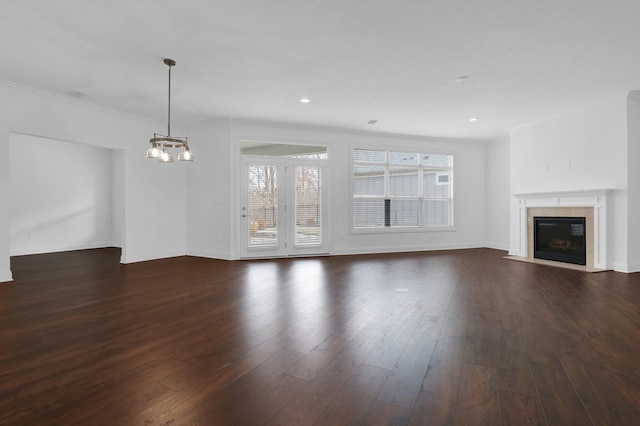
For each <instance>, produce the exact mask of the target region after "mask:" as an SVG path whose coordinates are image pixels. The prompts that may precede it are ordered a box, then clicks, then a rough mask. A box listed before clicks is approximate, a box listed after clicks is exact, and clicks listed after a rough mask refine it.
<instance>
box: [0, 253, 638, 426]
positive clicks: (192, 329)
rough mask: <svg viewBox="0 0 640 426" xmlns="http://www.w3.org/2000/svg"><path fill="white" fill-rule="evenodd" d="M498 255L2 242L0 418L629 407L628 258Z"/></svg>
mask: <svg viewBox="0 0 640 426" xmlns="http://www.w3.org/2000/svg"><path fill="white" fill-rule="evenodd" d="M504 255H505V253H504V252H501V251H497V250H490V249H472V250H457V251H446V252H428V253H404V254H385V255H366V256H337V257H322V258H307V259H280V260H259V261H235V262H227V261H218V260H211V259H202V258H194V257H179V258H172V259H165V260H158V261H151V262H143V263H138V264H130V265H120V264H119V263H118V260H119V256H120V252H119V250H117V249H99V250H87V251H78V252H67V253H53V254H44V255H34V256H20V257H15V258H12V271H13V274H14V278H15V281H14V282H13V283H5V284H0V424H11V425H55V424H60V425H107V424H108V425H270V426H278V425H279V426H285V425H359V424H361V425H483V424H486V425H549V426H555V425H591V424H593V425H609V424H612V425H636V424H640V274H620V273H615V272H603V273H597V274H589V273H584V272H580V271H573V270H567V269H559V268H554V267H550V266H544V265H535V264H527V263H521V262H513V261H510V260H506V259H503V258H502V256H504ZM397 289H406V290H407V291H404V292H399V291H397Z"/></svg>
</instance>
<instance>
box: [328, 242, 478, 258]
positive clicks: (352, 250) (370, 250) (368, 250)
mask: <svg viewBox="0 0 640 426" xmlns="http://www.w3.org/2000/svg"><path fill="white" fill-rule="evenodd" d="M485 247H486V245H485V244H481V243H460V244H443V245H437V246H435V245H434V246H420V247H347V248H345V247H342V248H340V249H337V250H334V252H333V253H332V254H335V255H338V256H341V255H351V254H376V253H407V252H413V251H436V250H461V249H471V248H485Z"/></svg>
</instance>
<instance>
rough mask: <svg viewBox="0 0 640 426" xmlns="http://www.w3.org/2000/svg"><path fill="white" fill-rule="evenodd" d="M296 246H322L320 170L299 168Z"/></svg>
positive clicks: (296, 183)
mask: <svg viewBox="0 0 640 426" xmlns="http://www.w3.org/2000/svg"><path fill="white" fill-rule="evenodd" d="M295 170H296V176H295V179H296V182H295V185H296V200H295V205H296V211H295V213H296V226H295V235H296V239H295V245H296V246H307V245H318V244H322V215H321V212H322V196H321V195H322V192H321V188H320V182H321V181H320V168H319V167H305V166H297V167H296V168H295Z"/></svg>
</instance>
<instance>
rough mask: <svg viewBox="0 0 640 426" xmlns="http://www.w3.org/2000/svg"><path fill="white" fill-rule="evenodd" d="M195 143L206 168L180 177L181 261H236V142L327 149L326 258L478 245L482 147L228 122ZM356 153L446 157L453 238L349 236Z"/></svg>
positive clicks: (443, 234) (437, 234)
mask: <svg viewBox="0 0 640 426" xmlns="http://www.w3.org/2000/svg"><path fill="white" fill-rule="evenodd" d="M196 135H197V137H198V140H200V141H201V146H204V144H205V143H206V146H207V148H206V151H204V158H205V159H206V160H202V164H198V165H197V166H196V167H195V168H193V169H190V170H189V172H188V187H189V191H188V193H189V199H188V205H189V232H188V250H187V251H188V253H191V254H197V255H202V256H208V257H219V258H224V259H228V258H230V259H237V258H239V256H240V248H239V244H240V242H239V241H238V237H237V235H238V234H239V232H238V226H239V220H238V219H239V214H240V213H239V212H240V210H239V208H240V206H239V204H238V191H239V187H238V170H237V165H238V164H239V159H240V143H241V142H242V141H262V142H281V143H292V144H302V145H304V144H309V145H324V146H327V147H328V153H329V167H328V171H329V175H330V176H329V181H328V182H329V185H330V191H329V192H330V195H329V198H330V200H329V205H330V212H331V213H330V214H331V221H332V225H333V226H332V228H331V229H330V231H331V235H330V238H331V243H332V244H331V253H333V254H350V253H374V252H393V251H410V250H431V249H450V248H466V247H483V246H484V245H485V244H484V243H485V229H484V228H485V183H484V182H485V167H484V161H485V146H484V144H483V143H482V142H477V141H461V140H443V139H432V138H416V137H402V136H397V135H381V134H374V133H354V132H346V131H341V130H334V129H322V128H314V127H304V126H293V125H279V124H264V123H247V122H239V121H235V120H234V121H230V122H229V123H226V124H224V125H221V126H215V127H211V128H210V129H203V130H201V131H200V132H196ZM193 137H194V136H193V135H192V136H191V138H193ZM225 139H226V142H225ZM205 140H206V141H207V142H205ZM356 146H357V147H381V148H393V147H397V148H398V149H413V150H416V151H429V152H444V153H451V154H454V155H455V164H454V179H455V183H454V191H455V230H454V231H431V232H396V233H375V234H362V233H354V232H352V229H351V192H350V184H349V182H350V181H351V164H350V159H351V151H352V149H353V147H356ZM199 158H200V157H199Z"/></svg>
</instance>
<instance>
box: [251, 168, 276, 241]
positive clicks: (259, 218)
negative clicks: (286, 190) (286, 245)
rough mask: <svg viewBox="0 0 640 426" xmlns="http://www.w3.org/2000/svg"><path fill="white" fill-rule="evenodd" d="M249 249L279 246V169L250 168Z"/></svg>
mask: <svg viewBox="0 0 640 426" xmlns="http://www.w3.org/2000/svg"><path fill="white" fill-rule="evenodd" d="M248 191H249V207H248V208H249V220H248V221H247V223H248V226H249V233H248V235H249V241H247V243H248V245H249V248H258V247H273V246H277V245H278V187H277V169H276V166H271V165H266V164H265V165H257V166H249V188H248Z"/></svg>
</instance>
